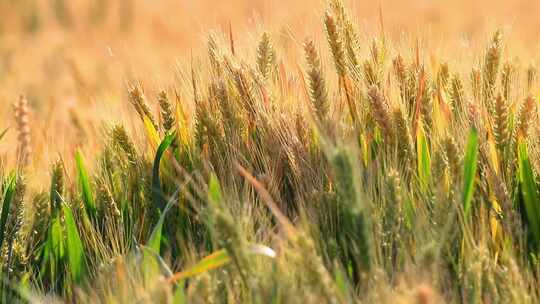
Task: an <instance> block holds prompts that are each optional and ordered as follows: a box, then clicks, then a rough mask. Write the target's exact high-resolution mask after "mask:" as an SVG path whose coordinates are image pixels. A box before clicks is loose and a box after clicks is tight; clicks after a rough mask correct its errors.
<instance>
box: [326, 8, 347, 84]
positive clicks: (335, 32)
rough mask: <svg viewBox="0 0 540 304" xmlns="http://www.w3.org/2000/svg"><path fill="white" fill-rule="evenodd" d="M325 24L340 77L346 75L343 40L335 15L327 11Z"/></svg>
mask: <svg viewBox="0 0 540 304" xmlns="http://www.w3.org/2000/svg"><path fill="white" fill-rule="evenodd" d="M324 26H325V30H326V36H327V39H328V44H329V46H330V50H331V51H332V57H333V59H334V64H335V66H336V71H337V73H338V75H339V76H340V77H344V76H345V75H346V73H347V69H346V64H345V53H344V50H343V41H342V39H341V36H340V31H339V28H338V24H337V22H336V19H335V17H334V16H333V15H332V14H331V13H330V12H326V14H325V15H324Z"/></svg>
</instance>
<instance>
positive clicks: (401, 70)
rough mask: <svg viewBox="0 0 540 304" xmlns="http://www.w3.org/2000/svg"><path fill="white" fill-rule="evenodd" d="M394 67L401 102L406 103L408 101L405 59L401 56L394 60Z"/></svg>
mask: <svg viewBox="0 0 540 304" xmlns="http://www.w3.org/2000/svg"><path fill="white" fill-rule="evenodd" d="M392 67H393V71H394V74H395V77H396V79H397V82H398V86H399V93H400V96H401V100H403V101H405V100H407V93H406V90H407V67H406V66H405V63H404V62H403V57H401V55H398V56H397V57H396V58H394V60H393V61H392Z"/></svg>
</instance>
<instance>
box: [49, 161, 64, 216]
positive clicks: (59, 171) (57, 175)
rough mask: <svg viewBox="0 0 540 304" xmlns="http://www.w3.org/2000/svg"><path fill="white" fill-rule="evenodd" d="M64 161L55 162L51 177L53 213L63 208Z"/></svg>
mask: <svg viewBox="0 0 540 304" xmlns="http://www.w3.org/2000/svg"><path fill="white" fill-rule="evenodd" d="M64 188H65V182H64V162H63V161H62V160H58V161H56V162H55V163H54V165H53V169H52V178H51V197H50V202H51V211H52V213H53V214H55V213H57V212H59V210H60V209H62V197H63V195H64Z"/></svg>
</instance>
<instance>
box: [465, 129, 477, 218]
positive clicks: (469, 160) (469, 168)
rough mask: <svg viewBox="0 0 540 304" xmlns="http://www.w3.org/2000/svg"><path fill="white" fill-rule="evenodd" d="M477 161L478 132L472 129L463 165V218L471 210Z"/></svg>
mask: <svg viewBox="0 0 540 304" xmlns="http://www.w3.org/2000/svg"><path fill="white" fill-rule="evenodd" d="M477 162H478V132H477V131H476V129H472V130H471V132H470V133H469V139H468V142H467V148H466V150H465V159H464V165H463V210H464V213H465V218H467V217H468V216H469V213H470V211H471V202H472V199H473V194H474V181H475V178H476V169H477Z"/></svg>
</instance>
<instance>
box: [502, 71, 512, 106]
mask: <svg viewBox="0 0 540 304" xmlns="http://www.w3.org/2000/svg"><path fill="white" fill-rule="evenodd" d="M513 77H514V66H513V65H512V64H511V63H510V62H507V63H505V64H504V65H503V68H502V72H501V87H502V91H503V92H502V97H503V98H504V99H505V100H506V101H509V100H510V93H511V92H510V89H511V88H512V78H513Z"/></svg>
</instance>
